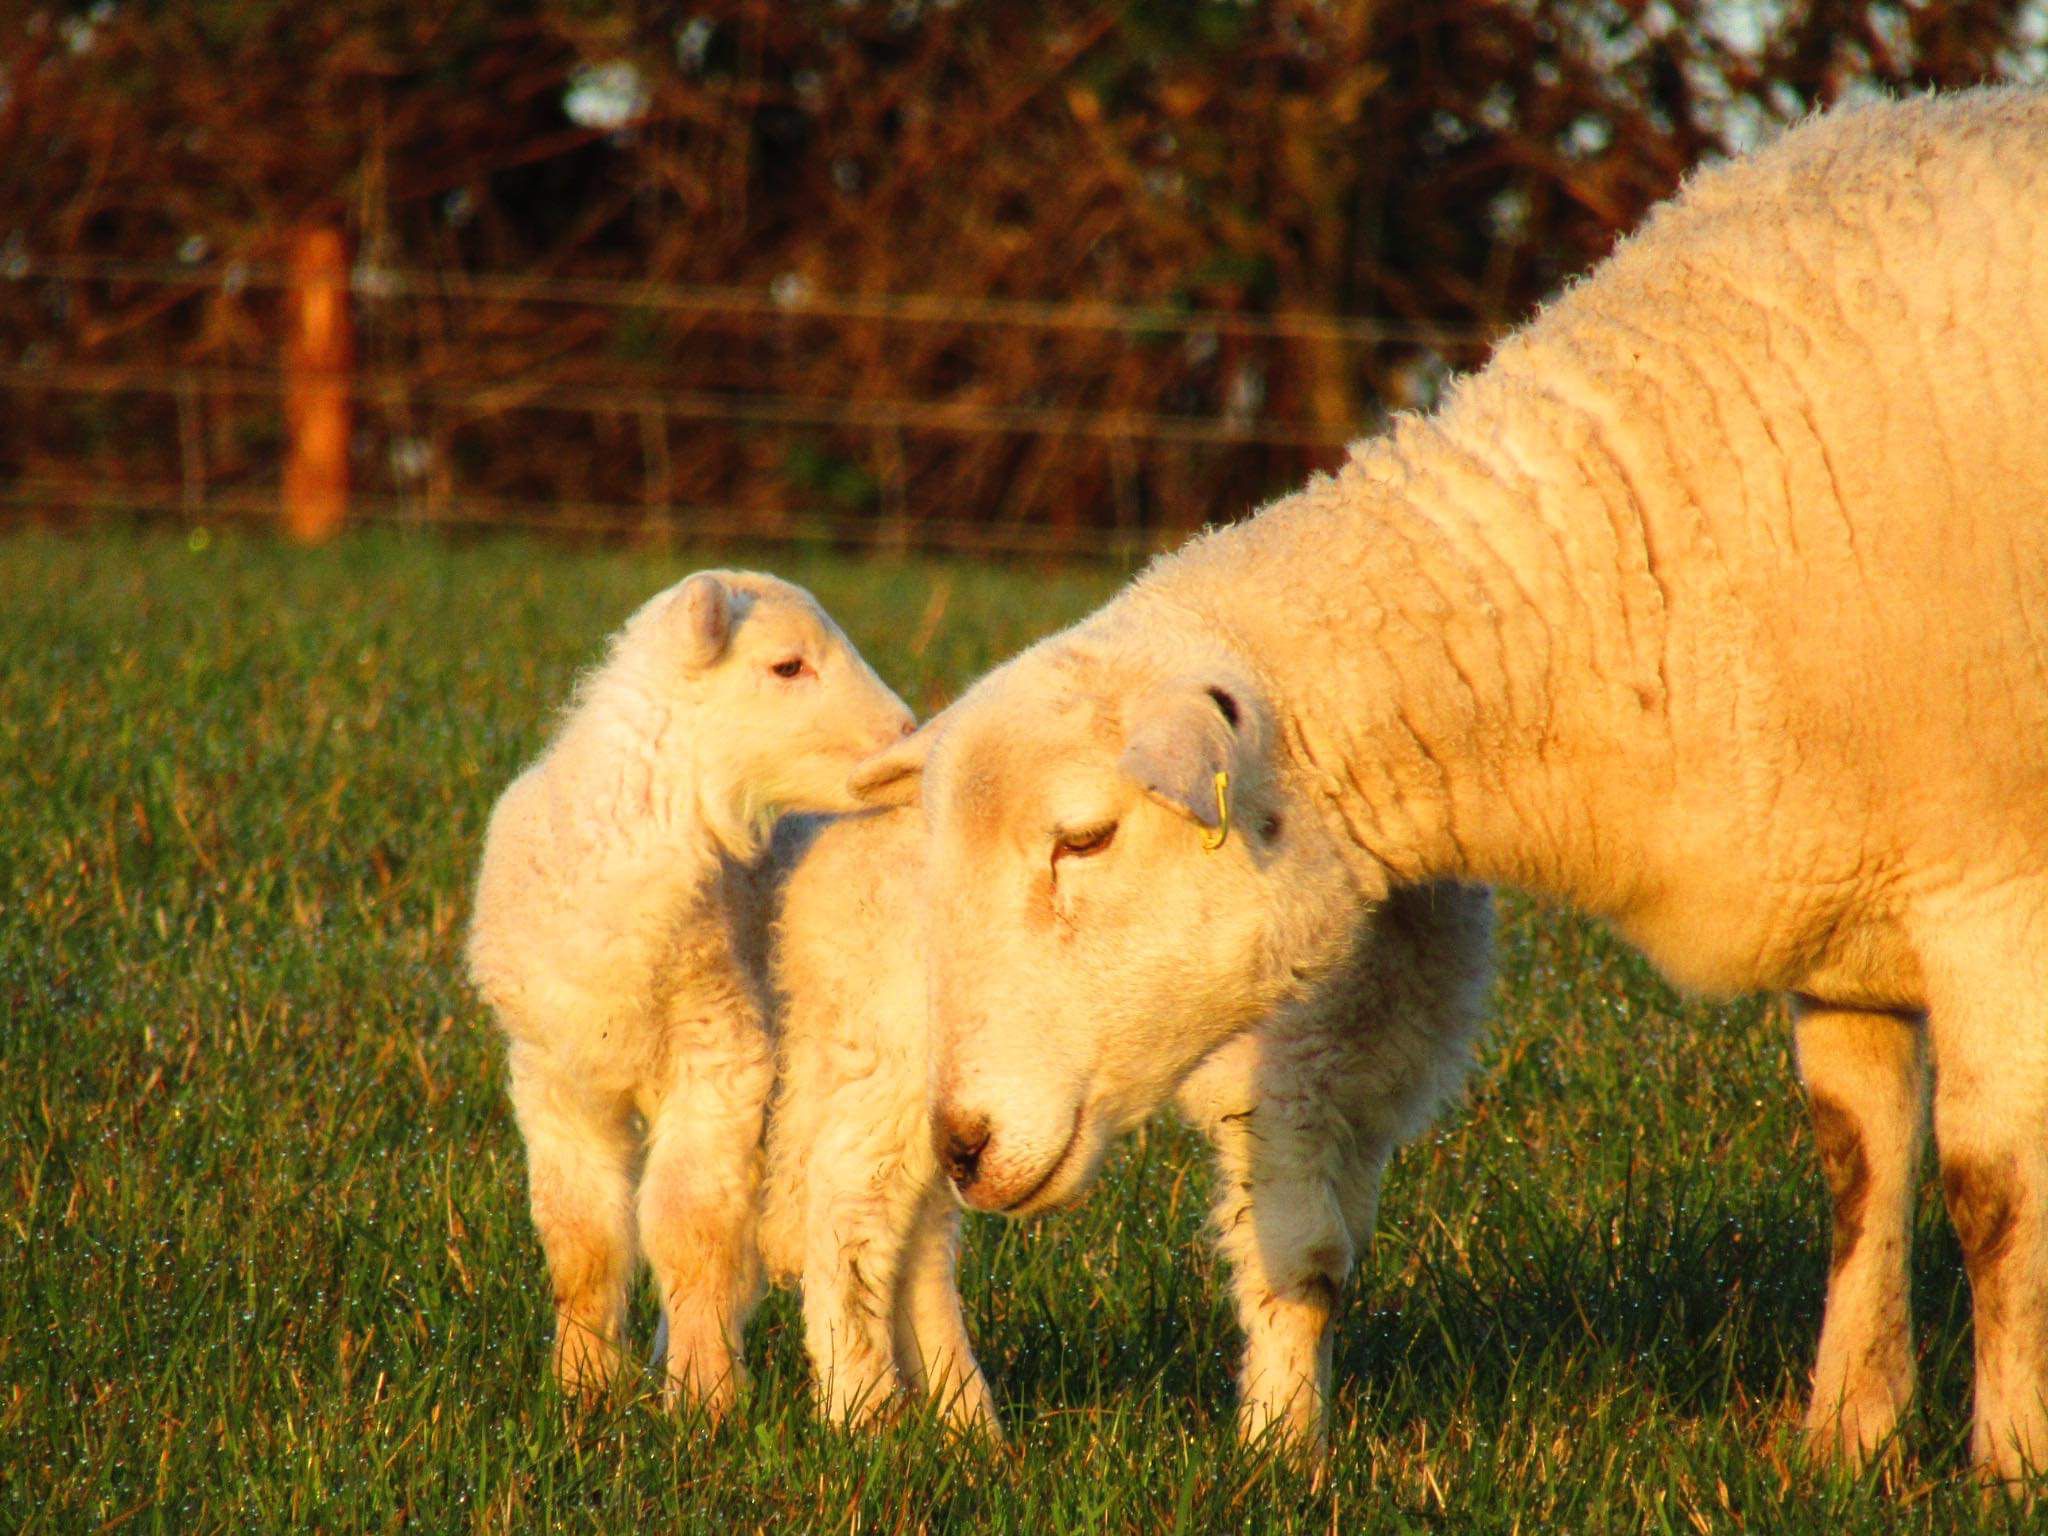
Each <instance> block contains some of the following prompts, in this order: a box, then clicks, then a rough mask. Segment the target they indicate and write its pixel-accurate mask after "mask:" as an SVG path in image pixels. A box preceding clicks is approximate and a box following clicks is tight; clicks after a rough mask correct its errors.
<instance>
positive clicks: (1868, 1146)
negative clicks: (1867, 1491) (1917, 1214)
mask: <svg viewBox="0 0 2048 1536" xmlns="http://www.w3.org/2000/svg"><path fill="white" fill-rule="evenodd" d="M1793 1008H1794V1011H1795V1012H1794V1017H1795V1023H1794V1038H1795V1041H1796V1044H1797V1048H1798V1056H1799V1075H1800V1077H1801V1079H1802V1080H1803V1081H1804V1082H1805V1084H1806V1094H1807V1105H1808V1108H1809V1110H1810V1111H1811V1113H1812V1116H1813V1139H1814V1144H1815V1146H1816V1147H1817V1149H1818V1150H1819V1153H1820V1162H1821V1169H1822V1171H1823V1172H1824V1173H1825V1174H1826V1175H1827V1181H1828V1194H1829V1196H1830V1198H1831V1199H1832V1201H1833V1203H1834V1258H1833V1262H1832V1264H1831V1266H1830V1268H1829V1272H1828V1299H1827V1311H1826V1314H1825V1319H1824V1321H1823V1322H1822V1324H1821V1335H1820V1353H1819V1356H1818V1357H1817V1359H1816V1361H1815V1363H1814V1368H1813V1394H1812V1396H1811V1398H1810V1399H1809V1401H1808V1404H1807V1410H1806V1430H1807V1434H1808V1435H1809V1437H1810V1438H1811V1440H1812V1443H1813V1444H1814V1445H1815V1447H1816V1448H1818V1449H1819V1450H1821V1451H1822V1452H1823V1453H1825V1454H1828V1455H1832V1456H1836V1457H1839V1458H1840V1459H1841V1460H1842V1461H1844V1462H1845V1463H1847V1464H1848V1465H1850V1466H1860V1465H1861V1464H1862V1463H1863V1462H1864V1461H1865V1460H1867V1459H1868V1458H1869V1456H1870V1455H1871V1454H1872V1452H1874V1451H1875V1450H1876V1449H1877V1448H1878V1447H1879V1446H1881V1445H1882V1444H1883V1443H1884V1442H1885V1440H1886V1439H1887V1438H1888V1437H1889V1436H1890V1435H1891V1433H1892V1431H1893V1429H1894V1428H1895V1427H1896V1426H1897V1424H1898V1420H1899V1415H1900V1414H1901V1413H1902V1412H1903V1411H1904V1410H1905V1407H1906V1404H1907V1402H1908V1401H1909V1400H1910V1399H1911V1398H1912V1395H1913V1347H1912V1321H1911V1318H1910V1316H1909V1311H1908V1307H1907V1285H1908V1258H1909V1251H1910V1245H1911V1241H1912V1229H1913V1196H1914V1189H1915V1175H1916V1173H1917V1171H1918V1169H1919V1164H1920V1137H1921V1125H1922V1121H1923V1120H1924V1118H1925V1092H1926V1088H1925V1085H1926V1076H1927V1074H1926V1069H1925V1066H1924V1064H1923V1062H1922V1059H1921V1058H1922V1034H1923V1029H1922V1027H1921V1025H1920V1024H1919V1022H1918V1021H1917V1020H1914V1019H1910V1018H1903V1017H1899V1016H1896V1015H1893V1014H1888V1013H1865V1012H1856V1011H1852V1010H1844V1009H1836V1008H1828V1007H1825V1006H1823V1005H1821V1004H1819V1003H1817V1002H1815V1001H1814V1000H1812V999H1809V998H1794V1000H1793Z"/></svg>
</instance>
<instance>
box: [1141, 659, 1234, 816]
mask: <svg viewBox="0 0 2048 1536" xmlns="http://www.w3.org/2000/svg"><path fill="white" fill-rule="evenodd" d="M1251 724H1252V722H1251V720H1250V718H1249V716H1248V714H1247V711H1246V707H1245V704H1244V703H1243V701H1242V700H1241V699H1240V698H1239V696H1238V694H1237V692H1236V690H1234V689H1232V688H1229V687H1226V686H1224V685H1222V684H1216V683H1204V682H1202V681H1200V680H1195V679H1191V680H1188V681H1186V682H1181V683H1175V684H1173V685H1171V686H1169V687H1166V688H1162V689H1160V690H1159V691H1158V692H1156V693H1154V694H1152V695H1151V696H1150V697H1148V698H1146V699H1144V700H1143V701H1142V702H1141V703H1139V704H1138V705H1137V706H1136V708H1135V709H1134V710H1133V711H1132V714H1131V722H1130V735H1129V737H1128V739H1127V740H1126V742H1125V745H1124V755H1123V759H1122V763H1121V766H1122V768H1123V771H1124V772H1125V773H1127V774H1129V775H1130V776H1131V777H1132V778H1133V779H1136V780H1137V781H1138V787H1139V788H1140V789H1142V790H1144V791H1145V793H1146V794H1148V795H1150V796H1151V797H1152V798H1153V799H1154V800H1157V801H1158V802H1159V803H1160V804H1161V805H1163V806H1165V807H1166V808H1167V809H1168V810H1171V811H1178V812H1180V814H1181V815H1183V816H1185V817H1187V818H1188V819H1189V820H1190V821H1193V822H1196V823H1197V824H1199V825H1200V826H1202V827H1204V828H1206V829H1207V830H1209V831H1211V832H1214V831H1215V830H1216V829H1217V828H1219V827H1221V826H1222V825H1223V812H1222V808H1221V806H1219V805H1218V803H1217V788H1216V775H1217V774H1219V773H1226V772H1232V771H1235V770H1236V768H1237V765H1238V762H1239V760H1240V757H1241V755H1242V753H1243V750H1244V747H1245V745H1246V741H1245V736H1246V734H1247V731H1248V729H1249V728H1250V726H1251Z"/></svg>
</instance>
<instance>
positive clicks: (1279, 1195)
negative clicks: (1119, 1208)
mask: <svg viewBox="0 0 2048 1536" xmlns="http://www.w3.org/2000/svg"><path fill="white" fill-rule="evenodd" d="M1261 1049H1262V1042H1261V1041H1260V1040H1259V1039H1258V1038H1257V1037H1255V1036H1247V1037H1243V1039H1242V1040H1241V1041H1239V1042H1233V1044H1232V1045H1230V1046H1227V1047H1225V1049H1224V1050H1223V1051H1222V1052H1219V1053H1218V1054H1217V1055H1216V1056H1214V1057H1211V1058H1210V1060H1209V1061H1208V1062H1207V1063H1205V1064H1204V1065H1203V1067H1202V1069H1201V1071H1199V1072H1198V1073H1196V1074H1195V1076H1194V1077H1192V1078H1190V1079H1189V1081H1188V1083H1187V1084H1186V1085H1185V1086H1184V1087H1183V1090H1182V1094H1181V1104H1182V1108H1183V1110H1184V1111H1186V1112H1187V1113H1188V1115H1189V1117H1190V1118H1191V1119H1193V1120H1195V1121H1196V1123H1197V1124H1200V1125H1202V1126H1203V1127H1204V1128H1205V1129H1206V1130H1207V1131H1208V1132H1209V1138H1210V1140H1211V1142H1212V1143H1213V1144H1214V1146H1215V1148H1216V1190H1217V1194H1216V1204H1215V1209H1214V1211H1213V1213H1212V1218H1213V1221H1214V1226H1215V1233H1216V1244H1217V1247H1218V1248H1219V1249H1220V1250H1221V1251H1222V1253H1223V1255H1224V1256H1225V1257H1226V1258H1227V1259H1228V1260H1229V1261H1230V1268H1231V1289H1232V1296H1233V1300H1234V1302H1235V1304H1236V1309H1237V1317H1238V1323H1239V1325H1240V1326H1241V1327H1242V1328H1243V1329H1244V1336H1245V1340H1244V1356H1243V1360H1242V1363H1241V1365H1240V1366H1239V1370H1238V1430H1239V1433H1240V1434H1241V1435H1242V1436H1243V1437H1244V1438H1245V1439H1247V1440H1250V1439H1255V1438H1257V1437H1259V1436H1262V1435H1265V1434H1268V1433H1272V1434H1274V1435H1276V1436H1278V1437H1279V1439H1280V1440H1281V1441H1282V1443H1283V1444H1285V1445H1286V1446H1287V1447H1288V1448H1289V1449H1290V1450H1291V1451H1292V1452H1293V1453H1294V1454H1296V1455H1298V1456H1303V1457H1307V1458H1311V1459H1313V1458H1315V1457H1318V1456H1320V1455H1321V1453H1322V1451H1323V1448H1324V1437H1325V1435H1326V1433H1327V1423H1326V1415H1327V1411H1328V1403H1329V1396H1330V1364H1331V1351H1332V1346H1333V1343H1334V1326H1335V1316H1336V1306H1337V1293H1338V1290H1339V1288H1340V1287H1342V1285H1343V1283H1344V1280H1345V1277H1346V1276H1347V1275H1349V1274H1350V1272H1351V1261H1352V1253H1353V1249H1352V1242H1351V1234H1350V1229H1349V1227H1348V1225H1347V1223H1346V1221H1345V1217H1344V1212H1343V1210H1342V1209H1341V1207H1340V1205H1339V1202H1338V1197H1337V1191H1336V1189H1335V1188H1334V1186H1333V1184H1332V1182H1331V1180H1330V1178H1329V1176H1328V1173H1327V1171H1326V1169H1327V1167H1328V1166H1330V1165H1331V1163H1332V1157H1333V1151H1334V1149H1333V1147H1332V1146H1331V1145H1330V1144H1329V1142H1328V1140H1327V1139H1326V1138H1327V1134H1328V1127H1326V1126H1323V1125H1322V1124H1320V1123H1317V1124H1312V1125H1311V1124H1302V1123H1296V1121H1295V1120H1294V1119H1292V1118H1290V1116H1289V1115H1288V1113H1287V1111H1288V1109H1290V1108H1298V1107H1300V1105H1299V1103H1298V1102H1295V1103H1288V1102H1283V1101H1282V1100H1280V1099H1279V1098H1278V1097H1277V1096H1276V1095H1275V1094H1274V1093H1273V1091H1272V1084H1271V1083H1270V1082H1269V1081H1262V1071H1261V1063H1260V1059H1259V1053H1260V1050H1261ZM1268 1076H1270V1074H1268ZM1232 1102H1236V1103H1238V1104H1240V1105H1245V1106H1249V1107H1248V1108H1240V1109H1237V1110H1234V1111H1228V1112H1221V1113H1219V1112H1218V1110H1219V1108H1220V1107H1221V1106H1224V1105H1228V1104H1230V1103H1232ZM1313 1118H1316V1119H1317V1120H1318V1122H1319V1121H1320V1117H1313Z"/></svg>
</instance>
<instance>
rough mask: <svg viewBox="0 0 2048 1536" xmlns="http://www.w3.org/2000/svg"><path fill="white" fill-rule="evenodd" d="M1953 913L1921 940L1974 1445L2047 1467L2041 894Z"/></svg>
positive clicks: (2046, 913) (2021, 1463)
mask: <svg viewBox="0 0 2048 1536" xmlns="http://www.w3.org/2000/svg"><path fill="white" fill-rule="evenodd" d="M2022 899H2023V898H2021V897H2019V896H2018V894H2017V893H2008V895H2007V901H2008V903H2009V904H2000V905H1997V906H1994V907H1993V908H1992V909H1991V910H1990V911H1988V912H1973V913H1970V914H1966V915H1963V916H1959V917H1958V918H1956V919H1955V920H1954V921H1952V922H1951V923H1950V924H1949V925H1948V926H1947V927H1945V928H1944V930H1943V931H1942V932H1941V933H1940V934H1938V935H1935V936H1933V937H1931V938H1929V939H1926V940H1923V942H1922V945H1921V951H1922V957H1923V962H1924V964H1925V967H1926V971H1927V984H1928V1002H1929V1020H1928V1027H1929V1031H1930V1041H1931V1044H1932V1047H1933V1053H1934V1135H1935V1144H1936V1147H1937V1149H1938V1150H1939V1153H1940V1157H1941V1186H1942V1194H1943V1196H1944V1197H1945V1198H1946V1200H1947V1203H1948V1213H1949V1219H1950V1221H1951V1222H1953V1223H1954V1225H1955V1230H1956V1236H1957V1238H1958V1239H1960V1241H1961V1243H1962V1249H1963V1263H1964V1266H1965V1268H1966V1269H1967V1271H1968V1273H1969V1277H1970V1300H1971V1319H1972V1327H1973V1329H1974V1332H1975V1335H1976V1416H1975V1425H1974V1431H1973V1434H1972V1437H1971V1449H1972V1452H1973V1454H1974V1456H1975V1459H1976V1461H1977V1464H1978V1466H1979V1468H1980V1469H1981V1470H1982V1471H1983V1472H1984V1473H1985V1474H1986V1475H1988V1476H1989V1477H1991V1478H1993V1479H1994V1480H1997V1481H2000V1482H2004V1483H2007V1484H2016V1483H2018V1482H2019V1481H2020V1480H2022V1479H2024V1478H2025V1477H2027V1476H2028V1475H2029V1474H2030V1473H2031V1474H2033V1475H2037V1476H2038V1475H2039V1474H2042V1473H2044V1472H2048V954H2044V953H2043V950H2042V948H2041V945H2042V940H2043V937H2044V935H2048V899H2040V900H2036V901H2033V902H2032V903H2030V904H2026V905H2022V904H2021V902H2022Z"/></svg>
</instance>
